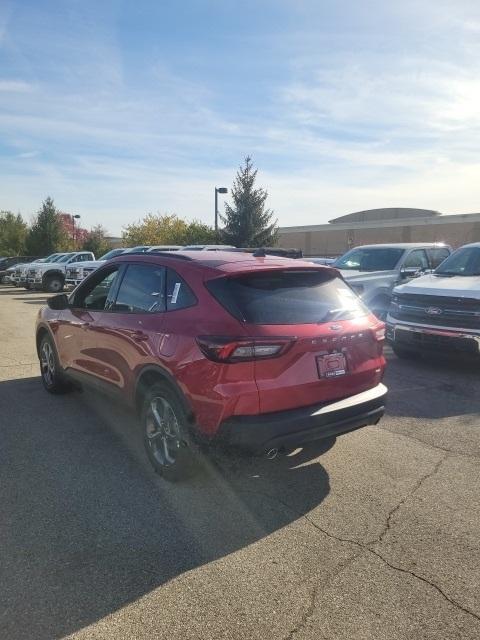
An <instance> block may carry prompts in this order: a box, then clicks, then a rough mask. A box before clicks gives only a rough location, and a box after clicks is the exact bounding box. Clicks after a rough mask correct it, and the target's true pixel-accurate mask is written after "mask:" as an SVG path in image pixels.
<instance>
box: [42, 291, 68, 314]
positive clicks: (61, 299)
mask: <svg viewBox="0 0 480 640" xmlns="http://www.w3.org/2000/svg"><path fill="white" fill-rule="evenodd" d="M47 304H48V306H49V307H50V309H53V310H54V311H63V310H64V309H67V308H68V297H67V296H66V295H65V294H64V293H60V294H59V295H58V296H53V297H52V298H49V299H48V300H47Z"/></svg>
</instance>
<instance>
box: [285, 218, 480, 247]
mask: <svg viewBox="0 0 480 640" xmlns="http://www.w3.org/2000/svg"><path fill="white" fill-rule="evenodd" d="M383 242H446V243H447V244H450V245H451V246H453V247H454V248H456V247H459V246H461V245H462V244H466V243H467V242H480V213H466V214H457V215H442V214H441V213H439V212H438V211H430V210H428V209H408V208H396V209H393V208H392V209H370V210H369V211H358V212H357V213H350V214H348V215H346V216H342V217H341V218H335V219H334V220H330V221H329V223H328V224H316V225H308V226H301V227H280V232H279V239H278V246H279V247H285V248H289V247H295V248H298V249H302V250H303V253H304V255H306V256H337V255H341V254H342V253H344V252H345V251H346V250H347V249H350V248H351V247H355V246H358V245H362V244H376V243H383Z"/></svg>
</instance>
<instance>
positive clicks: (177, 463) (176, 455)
mask: <svg viewBox="0 0 480 640" xmlns="http://www.w3.org/2000/svg"><path fill="white" fill-rule="evenodd" d="M155 411H156V414H157V415H156V416H155ZM140 423H141V428H142V436H143V443H144V446H145V451H146V453H147V456H148V459H149V461H150V463H151V465H152V467H153V468H154V469H155V471H156V472H157V473H158V474H159V475H161V476H162V477H163V478H165V480H168V481H171V482H178V481H181V480H185V479H187V478H190V477H191V476H192V475H194V474H195V472H196V470H197V464H196V462H197V456H198V446H197V445H196V443H195V442H194V441H193V438H192V436H191V434H190V429H189V422H188V416H187V413H186V411H185V408H184V406H183V403H182V402H181V400H180V399H179V397H178V394H177V393H176V392H175V391H174V390H173V389H172V388H171V387H170V386H169V385H168V384H166V383H163V382H157V383H155V384H154V385H152V386H151V387H150V388H149V389H148V391H147V393H146V394H145V398H144V401H143V406H142V411H141V417H140Z"/></svg>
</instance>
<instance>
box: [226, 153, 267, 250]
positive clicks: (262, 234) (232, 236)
mask: <svg viewBox="0 0 480 640" xmlns="http://www.w3.org/2000/svg"><path fill="white" fill-rule="evenodd" d="M256 177H257V169H253V163H252V159H251V158H250V156H247V157H246V158H245V165H244V166H243V167H240V168H239V170H238V171H237V175H236V177H235V180H234V182H233V188H232V191H231V195H232V199H233V206H230V205H229V204H225V215H221V216H220V219H221V221H222V222H223V224H224V225H225V227H224V228H223V229H222V232H221V233H222V239H223V242H225V244H233V245H234V246H236V247H262V246H263V247H266V246H271V245H274V244H275V241H276V239H277V233H278V229H277V221H276V220H274V219H273V211H271V210H270V209H265V201H266V199H267V197H268V193H267V192H266V191H265V189H261V188H255V180H256Z"/></svg>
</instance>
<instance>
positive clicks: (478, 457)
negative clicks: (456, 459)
mask: <svg viewBox="0 0 480 640" xmlns="http://www.w3.org/2000/svg"><path fill="white" fill-rule="evenodd" d="M376 429H378V430H379V431H384V432H387V433H391V434H394V435H396V436H400V437H402V438H407V439H408V440H415V442H420V443H421V444H423V445H425V446H426V447H429V448H430V449H436V450H437V451H446V452H447V453H451V454H452V455H454V456H464V457H465V458H475V459H476V460H480V455H476V454H474V453H464V452H463V451H455V450H454V449H447V447H440V446H439V445H438V444H431V443H430V442H425V440H422V439H421V438H416V437H415V436H412V435H409V434H407V433H399V432H398V431H390V429H387V428H386V427H379V426H376Z"/></svg>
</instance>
